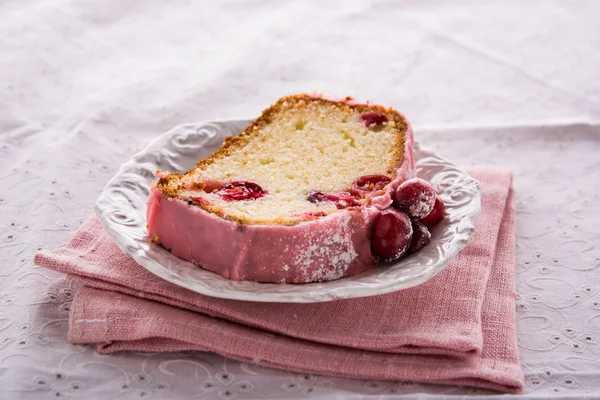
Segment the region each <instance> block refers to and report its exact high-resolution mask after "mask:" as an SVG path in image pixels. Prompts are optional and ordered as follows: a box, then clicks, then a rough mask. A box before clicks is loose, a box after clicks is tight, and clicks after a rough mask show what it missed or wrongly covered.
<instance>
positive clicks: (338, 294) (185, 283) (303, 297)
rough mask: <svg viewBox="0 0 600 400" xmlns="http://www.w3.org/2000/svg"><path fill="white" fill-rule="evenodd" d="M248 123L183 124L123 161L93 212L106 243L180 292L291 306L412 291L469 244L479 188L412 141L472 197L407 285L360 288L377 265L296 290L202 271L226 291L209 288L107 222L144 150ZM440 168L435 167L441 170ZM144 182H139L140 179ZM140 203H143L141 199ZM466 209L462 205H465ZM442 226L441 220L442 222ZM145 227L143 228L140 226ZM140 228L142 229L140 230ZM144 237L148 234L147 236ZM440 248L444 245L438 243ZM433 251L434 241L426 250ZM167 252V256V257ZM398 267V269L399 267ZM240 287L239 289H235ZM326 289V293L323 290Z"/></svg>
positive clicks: (390, 282) (392, 282) (387, 282)
mask: <svg viewBox="0 0 600 400" xmlns="http://www.w3.org/2000/svg"><path fill="white" fill-rule="evenodd" d="M250 121H251V120H250V119H233V120H211V121H203V122H196V123H185V124H180V125H177V126H175V127H174V128H172V129H170V130H168V131H167V132H164V133H163V134H161V135H159V136H157V137H156V138H154V139H153V140H152V141H150V142H149V143H148V145H147V146H146V147H145V148H144V149H142V150H141V151H139V152H138V153H136V154H135V155H133V156H132V157H131V158H130V160H129V161H127V162H125V163H124V164H123V165H121V167H120V168H119V171H118V172H117V174H116V175H115V176H113V177H112V178H111V179H110V181H109V182H108V183H107V185H106V186H105V188H104V189H103V191H102V194H101V195H100V197H99V198H98V200H97V202H96V204H95V206H94V211H95V214H96V216H97V217H98V220H99V221H100V223H101V225H102V227H103V228H104V230H105V231H106V232H107V234H108V235H109V236H110V237H111V239H112V240H113V241H114V242H115V243H116V244H117V245H118V246H119V248H120V249H121V250H122V251H123V252H125V254H127V255H129V256H130V257H132V258H133V259H134V260H135V261H136V262H137V263H138V264H140V265H141V266H142V267H144V268H145V269H146V270H148V271H149V272H151V273H152V274H154V275H156V276H157V277H159V278H162V279H164V280H167V281H169V282H171V283H173V284H175V285H177V286H180V287H184V288H186V289H189V290H192V291H194V292H197V293H200V294H203V295H207V296H211V297H218V298H226V299H233V300H247V301H255V302H293V303H314V302H325V301H333V300H338V299H346V298H357V297H367V296H374V295H381V294H385V293H390V292H395V291H398V290H405V289H409V288H411V287H414V286H417V285H420V284H422V283H424V282H426V281H427V280H429V279H431V278H433V277H434V276H435V275H437V274H438V273H439V272H441V271H442V270H443V269H444V268H445V267H446V266H447V265H448V264H449V263H450V262H451V261H452V259H453V258H454V257H455V256H456V255H457V254H458V252H460V250H462V249H463V248H464V247H465V246H466V245H467V243H468V242H469V240H470V239H471V237H472V235H473V233H474V230H475V229H474V226H475V223H476V221H477V220H478V218H479V214H480V211H481V185H480V183H479V182H478V181H477V180H476V179H474V178H472V177H471V176H470V175H469V174H468V173H467V172H466V171H464V169H462V168H460V167H458V166H456V165H455V164H454V163H452V162H451V161H449V160H447V159H445V158H444V157H441V156H440V155H439V154H438V153H437V152H436V151H434V150H432V149H429V148H427V147H425V146H422V145H421V144H420V143H419V142H418V141H416V140H415V143H414V148H415V160H416V161H417V165H418V162H419V160H420V158H418V157H417V153H419V152H422V153H426V154H428V156H429V157H430V158H434V159H438V160H439V161H442V162H443V164H445V165H446V166H451V167H452V168H453V169H454V170H455V171H456V172H460V173H461V174H462V175H463V178H465V177H466V178H467V182H468V183H469V184H470V185H472V190H473V193H472V194H473V196H472V199H471V201H470V202H469V204H468V206H469V208H470V209H469V210H468V212H466V213H465V214H464V215H463V217H462V218H461V219H460V220H459V221H457V222H455V224H456V225H457V226H458V225H459V224H463V223H466V227H464V228H463V231H462V232H461V233H458V234H456V236H457V237H458V238H455V239H456V240H452V241H450V242H449V243H450V244H451V245H449V246H448V248H446V249H445V253H444V256H443V257H441V258H440V259H438V260H437V261H436V262H435V263H434V265H433V266H432V267H435V268H428V269H427V272H428V273H421V274H420V275H418V276H416V277H412V278H411V279H409V280H408V281H401V282H396V281H395V280H392V279H385V280H384V281H383V282H381V283H377V284H373V283H371V284H365V283H364V282H357V280H358V279H361V277H363V278H364V277H365V276H366V275H367V274H368V275H385V273H386V271H388V269H389V268H391V267H392V266H381V267H379V268H375V269H373V270H371V271H368V272H366V273H363V274H360V275H356V276H352V277H348V278H342V279H339V280H335V281H330V282H320V283H309V284H299V285H290V284H287V285H284V284H276V283H259V282H249V281H232V280H229V279H226V278H223V277H221V276H220V275H217V274H215V273H212V272H210V271H206V270H202V271H203V272H204V273H206V274H211V275H214V276H211V279H216V280H224V281H226V282H225V283H226V284H229V286H231V288H230V289H228V290H223V289H222V288H214V287H212V286H210V284H207V283H206V282H203V281H199V280H198V279H195V280H190V279H189V278H184V277H181V276H179V275H177V274H175V273H173V272H172V271H170V270H168V269H167V268H166V267H164V266H163V265H162V264H160V263H159V262H158V261H156V260H154V259H153V258H152V257H149V256H148V254H149V253H152V251H153V246H156V245H153V244H150V243H149V240H147V242H148V243H147V245H148V248H149V250H144V249H143V248H142V246H141V245H136V244H137V242H136V240H135V239H134V238H133V237H129V236H128V235H124V234H123V233H122V232H119V231H118V230H117V229H116V228H115V226H114V225H115V224H114V223H112V222H111V221H109V220H108V217H107V215H106V214H107V213H108V212H110V210H108V209H106V208H105V206H106V205H107V204H110V203H111V200H110V199H107V189H108V188H109V187H111V186H113V185H115V184H116V182H118V181H119V177H120V176H121V175H122V174H124V173H125V172H126V171H128V170H129V167H130V166H135V165H136V164H138V160H141V159H142V158H143V157H144V156H146V155H147V154H148V153H149V150H150V149H152V148H154V147H157V144H159V143H160V142H162V141H164V140H165V138H168V137H171V136H173V135H174V134H175V133H177V132H178V130H181V129H184V128H186V127H196V131H199V130H200V129H201V127H203V126H209V125H213V126H214V125H215V124H240V125H242V124H247V123H250ZM443 164H442V163H440V165H443ZM142 179H143V177H142ZM141 200H142V202H143V203H144V204H145V202H146V200H147V199H146V198H142V199H141ZM464 207H466V206H464ZM444 221H445V220H444ZM144 222H145V212H144ZM144 226H145V224H144ZM144 229H145V228H144ZM146 236H147V235H146ZM444 244H448V243H442V244H441V245H442V246H443V245H444ZM132 245H133V246H134V247H135V251H134V250H132V249H130V248H129V247H128V246H132ZM430 246H436V243H435V242H434V240H432V242H431V243H430V244H429V245H428V246H427V247H430ZM167 253H168V252H167ZM419 255H420V253H417V254H414V255H411V256H409V257H406V258H403V259H401V260H399V261H398V262H397V263H395V264H393V267H398V265H399V264H402V263H404V262H405V261H406V260H407V259H409V258H412V257H418V256H419ZM166 256H167V257H168V256H170V257H172V258H173V261H174V262H177V263H183V264H186V266H185V267H184V268H194V269H200V267H197V266H195V265H193V264H191V263H190V262H188V261H185V260H183V259H180V258H178V257H176V256H174V255H172V254H171V253H168V255H166ZM398 268H401V267H398ZM248 285H250V286H251V287H255V288H256V289H260V290H259V291H257V292H254V291H251V290H248V289H245V290H240V289H242V288H241V287H242V286H248ZM236 286H239V288H236ZM282 286H286V287H293V288H295V289H296V290H291V291H286V292H277V291H276V290H277V289H278V288H281V287H282ZM327 286H329V288H328V287H327ZM267 288H272V289H273V290H266V289H267Z"/></svg>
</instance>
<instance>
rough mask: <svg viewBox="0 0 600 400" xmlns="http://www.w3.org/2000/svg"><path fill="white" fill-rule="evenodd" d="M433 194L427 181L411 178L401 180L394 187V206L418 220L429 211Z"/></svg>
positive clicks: (432, 203) (433, 200) (433, 191)
mask: <svg viewBox="0 0 600 400" xmlns="http://www.w3.org/2000/svg"><path fill="white" fill-rule="evenodd" d="M435 196H436V195H435V190H434V189H433V187H432V186H431V185H430V184H429V183H428V182H427V181H425V180H423V179H420V178H412V179H409V180H407V181H404V182H402V184H401V185H400V186H398V188H397V189H396V193H394V207H396V208H397V209H399V210H402V211H404V212H405V213H406V214H408V216H409V217H411V218H413V219H417V220H419V219H421V218H424V217H425V216H427V215H428V214H429V213H430V212H431V210H432V209H433V205H434V204H435Z"/></svg>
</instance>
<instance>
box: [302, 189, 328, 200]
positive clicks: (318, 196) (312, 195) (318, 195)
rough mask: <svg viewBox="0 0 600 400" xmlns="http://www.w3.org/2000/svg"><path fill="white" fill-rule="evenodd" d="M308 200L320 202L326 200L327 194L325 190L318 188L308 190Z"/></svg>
mask: <svg viewBox="0 0 600 400" xmlns="http://www.w3.org/2000/svg"><path fill="white" fill-rule="evenodd" d="M306 200H308V201H310V202H311V203H318V202H321V201H323V200H325V194H324V193H323V192H319V191H318V190H315V191H313V192H308V194H307V195H306Z"/></svg>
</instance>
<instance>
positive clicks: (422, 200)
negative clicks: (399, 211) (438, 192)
mask: <svg viewBox="0 0 600 400" xmlns="http://www.w3.org/2000/svg"><path fill="white" fill-rule="evenodd" d="M433 202H435V193H434V194H433V195H431V193H428V192H421V193H419V195H418V196H417V198H416V199H415V201H414V202H413V203H412V204H411V205H410V206H409V210H410V214H411V215H423V216H426V215H427V214H429V212H430V211H431V208H432V207H431V205H432V203H433Z"/></svg>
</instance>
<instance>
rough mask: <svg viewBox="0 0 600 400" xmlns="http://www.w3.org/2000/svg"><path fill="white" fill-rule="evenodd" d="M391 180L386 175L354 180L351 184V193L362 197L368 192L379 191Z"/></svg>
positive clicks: (368, 176)
mask: <svg viewBox="0 0 600 400" xmlns="http://www.w3.org/2000/svg"><path fill="white" fill-rule="evenodd" d="M391 181H392V180H391V178H390V177H389V176H386V175H365V176H361V177H360V178H358V179H356V180H355V181H354V182H353V183H352V189H351V192H352V194H353V195H355V196H361V197H363V196H364V195H366V194H367V193H368V192H373V191H376V190H381V189H383V188H384V187H386V186H387V184H388V183H390V182H391Z"/></svg>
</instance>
